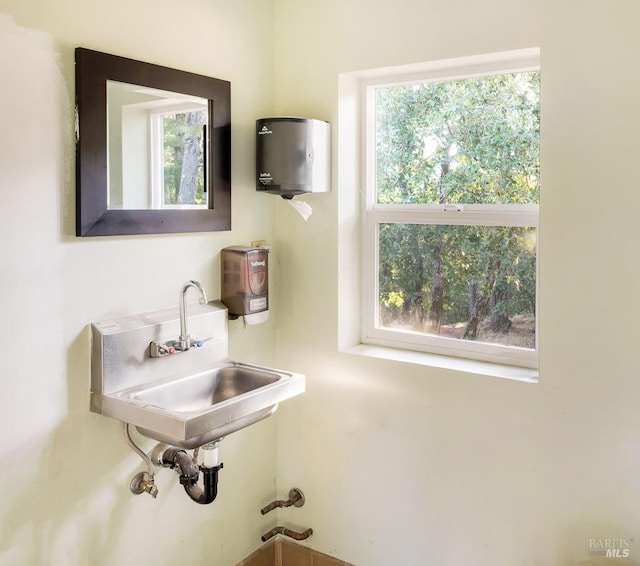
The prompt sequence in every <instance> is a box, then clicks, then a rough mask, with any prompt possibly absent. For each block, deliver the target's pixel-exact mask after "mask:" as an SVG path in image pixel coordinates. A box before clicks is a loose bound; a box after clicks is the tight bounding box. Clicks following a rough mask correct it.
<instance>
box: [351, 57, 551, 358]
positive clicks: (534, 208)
mask: <svg viewBox="0 0 640 566" xmlns="http://www.w3.org/2000/svg"><path fill="white" fill-rule="evenodd" d="M402 70H403V71H404V72H403V73H402V74H399V73H398V72H397V71H395V72H394V69H393V68H391V69H382V70H379V71H372V72H370V73H369V74H368V75H369V76H367V77H365V78H363V79H362V80H361V81H360V85H361V108H362V111H363V112H362V119H361V121H362V135H363V144H362V154H363V158H362V160H363V171H362V175H363V178H364V185H365V197H364V199H363V209H362V219H363V222H362V228H363V233H362V253H363V256H362V270H363V273H362V286H363V294H362V307H361V308H362V317H361V322H362V328H361V342H362V343H363V344H368V345H378V346H386V347H391V348H398V349H404V350H414V351H418V352H428V353H432V354H440V355H446V356H453V357H460V358H470V359H475V360H480V361H485V362H493V363H498V364H504V365H510V366H518V367H523V368H537V367H538V344H539V333H538V319H539V317H538V312H539V291H538V290H539V264H540V261H539V245H538V242H539V210H538V208H539V207H538V205H509V204H498V205H486V204H465V205H460V206H458V205H451V204H448V205H438V204H428V205H420V204H410V205H403V204H378V203H377V202H376V194H375V179H376V171H375V162H376V159H375V90H376V89H377V88H380V87H387V86H395V85H401V84H408V83H416V82H427V81H444V80H454V79H464V78H474V77H481V76H490V75H497V74H503V73H511V72H526V71H539V70H540V52H539V50H538V49H537V48H534V49H525V50H518V51H510V52H503V53H497V54H490V55H483V56H477V57H465V58H459V59H449V60H446V61H439V62H433V63H430V64H427V65H424V66H421V68H420V69H416V71H415V72H414V71H413V70H412V69H411V70H410V72H406V71H407V67H403V68H402ZM396 222H397V223H416V224H429V225H434V224H440V225H473V226H523V227H524V226H526V227H533V228H535V230H536V236H537V237H536V271H537V273H536V313H535V321H536V322H535V324H536V340H535V344H536V345H535V349H527V348H518V347H512V346H503V345H498V344H488V343H482V342H475V341H470V340H460V339H454V338H446V337H442V336H434V335H427V334H422V333H418V332H410V331H406V330H405V331H398V330H392V329H389V328H384V327H380V326H378V325H377V321H378V315H379V299H378V297H379V288H378V284H379V277H378V269H377V268H378V242H379V238H378V227H379V225H380V224H383V223H396Z"/></svg>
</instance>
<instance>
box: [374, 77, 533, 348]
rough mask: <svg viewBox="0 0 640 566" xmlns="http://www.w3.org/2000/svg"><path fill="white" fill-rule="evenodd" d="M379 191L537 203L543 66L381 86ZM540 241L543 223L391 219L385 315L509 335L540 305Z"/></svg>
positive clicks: (382, 266)
mask: <svg viewBox="0 0 640 566" xmlns="http://www.w3.org/2000/svg"><path fill="white" fill-rule="evenodd" d="M376 188H377V201H378V203H380V204H537V203H538V202H539V198H540V192H539V75H538V73H537V72H532V73H518V74H504V75H496V76H490V77H482V78H477V79H464V80H455V81H446V82H428V83H423V84H418V85H416V84H411V85H401V86H394V87H386V88H381V89H378V90H377V94H376ZM535 249H536V247H535V230H534V229H533V228H521V227H500V226H493V227H492V226H457V225H421V224H408V223H404V224H400V223H397V224H391V223H389V224H383V225H381V226H380V232H379V258H380V259H379V288H380V304H381V316H382V323H383V324H385V325H388V326H405V327H406V326H410V327H411V328H412V329H414V330H417V331H420V332H429V333H435V334H440V333H443V331H444V330H446V329H447V328H448V329H451V328H457V327H461V326H462V327H463V328H462V330H461V331H460V332H459V334H460V335H459V336H457V337H460V338H462V337H464V338H466V339H472V340H475V339H478V338H479V332H480V329H481V325H482V323H483V322H486V321H487V320H490V322H491V328H492V329H493V330H494V331H495V332H498V333H500V332H502V333H505V332H508V331H509V329H510V328H511V318H513V317H514V316H516V315H522V316H527V317H533V316H534V313H535V274H536V267H535V265H536V258H535ZM497 341H499V342H504V343H508V340H506V339H505V340H502V339H500V338H498V339H497Z"/></svg>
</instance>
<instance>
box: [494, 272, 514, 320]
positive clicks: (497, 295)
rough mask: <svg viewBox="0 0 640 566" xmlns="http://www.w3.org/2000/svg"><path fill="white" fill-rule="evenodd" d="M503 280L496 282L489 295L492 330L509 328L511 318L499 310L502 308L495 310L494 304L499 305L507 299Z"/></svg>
mask: <svg viewBox="0 0 640 566" xmlns="http://www.w3.org/2000/svg"><path fill="white" fill-rule="evenodd" d="M504 283H505V282H504V281H502V283H500V282H498V283H496V286H495V289H494V290H493V294H492V295H491V302H490V305H491V330H493V331H494V332H503V333H506V332H509V330H511V326H512V323H511V320H510V319H509V317H508V316H507V315H506V314H504V313H502V312H499V311H500V310H502V309H499V310H498V312H496V310H497V309H496V308H495V307H496V306H497V305H499V304H500V303H501V302H506V300H507V292H506V288H505V286H504Z"/></svg>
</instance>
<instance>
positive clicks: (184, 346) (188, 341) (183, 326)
mask: <svg viewBox="0 0 640 566" xmlns="http://www.w3.org/2000/svg"><path fill="white" fill-rule="evenodd" d="M191 287H193V288H194V289H196V290H197V291H198V293H200V304H201V305H206V304H207V294H206V293H205V292H204V289H203V288H202V285H200V283H198V282H197V281H193V280H191V281H187V282H186V283H185V284H184V285H183V286H182V291H180V336H178V342H179V348H178V349H179V350H183V351H184V350H188V349H189V348H191V346H192V345H193V343H192V338H191V336H189V331H188V330H187V291H188V290H189V289H190V288H191Z"/></svg>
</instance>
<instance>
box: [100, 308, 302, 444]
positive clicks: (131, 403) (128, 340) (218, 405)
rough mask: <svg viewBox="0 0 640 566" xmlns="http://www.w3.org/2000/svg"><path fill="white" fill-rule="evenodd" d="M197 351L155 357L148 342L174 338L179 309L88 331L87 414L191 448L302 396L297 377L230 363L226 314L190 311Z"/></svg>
mask: <svg viewBox="0 0 640 566" xmlns="http://www.w3.org/2000/svg"><path fill="white" fill-rule="evenodd" d="M190 310H191V311H192V312H191V313H190V314H191V315H192V316H191V317H190V318H189V323H190V326H191V331H193V332H194V334H197V337H198V338H201V339H203V340H204V341H203V343H202V347H199V348H193V349H190V350H187V351H184V352H179V353H176V354H174V355H170V356H165V357H160V358H153V357H151V355H150V344H152V343H157V342H162V343H164V341H166V340H167V339H169V338H171V337H172V336H177V334H178V333H179V313H178V310H177V309H169V310H166V311H155V312H152V313H145V314H142V315H135V316H132V317H125V318H122V319H116V320H108V321H103V322H99V323H94V324H93V325H92V332H93V345H92V382H91V409H92V410H93V411H95V412H98V413H101V414H103V415H106V416H108V417H111V418H114V419H118V420H120V421H122V422H125V423H130V424H133V425H135V426H136V427H137V429H138V430H139V431H140V432H141V433H142V434H144V435H145V436H148V437H149V438H153V439H155V440H158V441H160V442H166V443H168V444H172V445H173V446H179V447H181V448H187V449H190V448H196V447H198V446H201V445H203V444H206V443H208V442H212V441H214V440H218V439H220V438H222V437H224V436H226V435H228V434H231V433H232V432H235V431H237V430H240V429H241V428H244V427H246V426H249V425H250V424H253V423H255V422H257V421H259V420H261V419H264V418H265V417H268V416H269V415H271V414H272V413H273V412H274V411H275V410H276V409H277V407H278V403H280V402H281V401H284V400H285V399H289V398H290V397H293V396H295V395H298V394H300V393H303V392H304V389H305V379H304V376H303V375H301V374H296V373H291V372H286V371H282V370H276V369H272V368H267V367H261V366H254V365H249V364H243V363H237V362H232V361H229V360H228V359H227V350H228V344H227V310H226V308H225V307H224V306H222V305H220V304H218V303H215V302H212V303H208V304H205V305H193V306H192V307H191V309H190Z"/></svg>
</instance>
